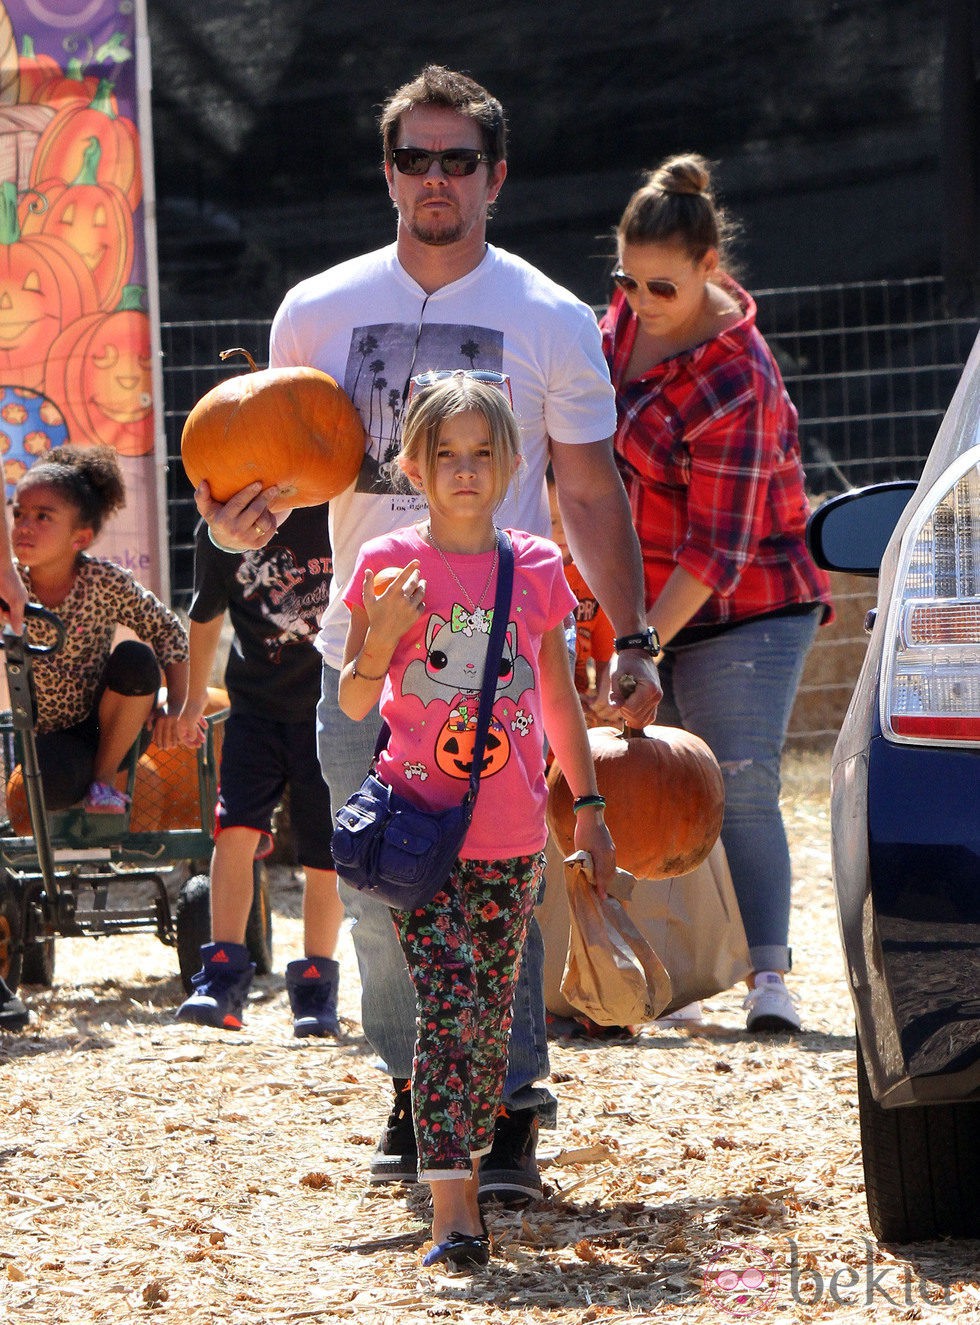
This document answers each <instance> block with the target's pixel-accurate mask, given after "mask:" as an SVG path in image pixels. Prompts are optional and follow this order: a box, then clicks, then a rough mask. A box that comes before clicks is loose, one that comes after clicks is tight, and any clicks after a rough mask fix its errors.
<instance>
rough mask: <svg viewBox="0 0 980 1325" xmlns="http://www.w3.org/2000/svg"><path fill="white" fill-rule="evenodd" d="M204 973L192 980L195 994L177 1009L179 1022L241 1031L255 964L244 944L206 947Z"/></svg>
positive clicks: (201, 972) (202, 960) (206, 945)
mask: <svg viewBox="0 0 980 1325" xmlns="http://www.w3.org/2000/svg"><path fill="white" fill-rule="evenodd" d="M201 963H202V965H201V969H200V970H199V971H198V973H197V975H192V976H191V984H192V985H193V986H194V992H193V994H191V996H190V998H188V999H185V1000H184V1002H183V1003H181V1005H180V1007H179V1008H178V1009H177V1020H178V1021H193V1022H196V1023H197V1024H198V1025H199V1026H217V1027H219V1028H220V1029H222V1030H226V1031H240V1030H241V1028H242V1009H243V1008H244V1007H245V999H246V998H247V997H248V990H249V986H250V985H251V983H252V976H253V975H254V974H255V963H254V962H253V961H252V960H251V959H250V957H249V953H248V948H246V947H245V945H244V944H243V943H205V944H202V946H201Z"/></svg>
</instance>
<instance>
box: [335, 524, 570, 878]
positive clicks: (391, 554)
mask: <svg viewBox="0 0 980 1325" xmlns="http://www.w3.org/2000/svg"><path fill="white" fill-rule="evenodd" d="M508 533H509V534H510V537H511V541H512V543H513V547H514V591H513V596H512V599H511V610H510V614H509V617H508V629H507V635H506V638H505V642H504V653H503V659H502V661H501V675H500V678H499V680H498V682H497V693H496V699H495V700H494V705H493V720H492V722H491V725H490V733H489V735H488V737H487V745H486V749H485V751H484V756H483V761H484V767H483V773H482V776H481V778H480V794H479V795H478V797H477V800H476V808H475V811H474V814H473V822H472V824H471V825H470V831H469V833H468V834H467V836H466V841H465V842H464V844H463V849H462V851H461V852H460V855H461V856H462V857H464V858H466V859H468V860H506V859H509V858H511V857H514V856H527V855H531V854H532V853H534V852H536V851H540V850H541V849H542V848H543V847H544V844H545V841H546V839H547V829H546V827H545V817H544V813H545V803H546V801H547V788H546V785H545V778H544V744H543V742H544V730H543V725H542V721H541V684H540V679H539V670H538V654H539V651H540V648H541V637H542V636H543V635H544V634H546V632H547V631H549V630H551V629H553V628H554V627H555V626H558V625H560V624H561V623H562V621H563V620H564V619H565V617H566V616H567V615H568V613H569V612H571V611H574V608H575V596H574V594H573V593H572V592H571V590H570V589H569V587H568V583H567V581H566V579H565V573H564V570H563V568H562V563H561V553H560V552H559V551H558V548H557V547H556V546H555V544H554V543H551V542H549V541H548V540H547V539H544V538H539V537H537V536H536V535H534V534H526V533H522V532H521V531H519V530H508ZM493 557H494V554H493V552H481V553H478V554H475V555H462V554H458V553H457V554H453V555H451V556H450V557H449V561H450V564H451V565H452V568H453V571H454V572H455V573H456V576H458V579H459V582H460V583H457V582H456V580H455V579H453V577H452V575H451V574H450V573H449V571H448V570H447V569H446V566H445V564H444V562H443V560H442V558H441V557H440V556H439V554H438V553H437V552H436V551H435V550H434V549H433V548H431V547H430V546H429V545H428V543H426V542H424V541H423V539H422V538H421V537H420V536H419V533H418V531H417V529H416V528H415V527H414V526H412V527H410V528H408V529H401V530H398V531H396V532H395V533H393V534H387V535H385V536H384V537H382V538H374V539H371V540H370V541H369V542H367V543H365V544H364V546H363V547H362V548H361V551H360V553H359V555H358V558H357V562H356V564H355V566H354V571H353V574H352V576H351V579H350V581H349V583H348V584H347V586H346V588H345V589H344V601H345V602H346V603H347V605H348V607H355V606H356V607H361V606H363V601H364V600H363V597H362V584H363V580H364V571H365V569H366V568H370V569H371V570H372V571H374V572H375V573H377V572H378V571H380V570H384V569H385V568H386V567H389V566H399V567H400V566H406V565H407V564H408V563H409V562H410V561H412V560H414V559H417V560H418V561H419V562H421V566H422V569H421V574H422V577H423V578H424V580H425V582H426V591H425V611H424V612H423V613H422V615H421V616H420V617H419V620H418V622H417V624H416V625H414V626H412V628H411V629H410V630H408V631H407V632H406V633H405V634H404V635H403V636H402V638H401V639H400V640H399V642H398V647H397V648H396V649H395V653H394V656H393V657H392V660H391V666H390V667H389V670H388V677H387V679H386V680H385V683H384V687H383V689H382V692H381V702H380V709H381V716H382V717H383V718H384V719H385V721H386V722H387V723H388V726H389V727H390V729H391V738H390V740H389V742H388V747H387V749H386V750H384V751H383V752H382V754H381V756H380V760H379V771H380V773H381V776H382V777H383V778H384V780H385V781H386V782H387V783H388V784H389V785H390V786H391V787H393V788H394V789H395V790H396V791H397V792H398V793H399V794H400V795H403V796H405V797H407V798H408V799H409V800H412V801H414V802H415V803H416V804H418V805H424V806H426V807H428V808H430V809H445V808H446V807H448V806H450V805H454V804H458V802H459V801H460V800H461V799H462V798H463V796H464V795H465V793H466V788H467V784H468V781H469V776H470V755H471V754H472V748H473V736H474V733H475V730H476V711H477V707H478V704H479V697H480V685H481V682H482V679H483V661H484V658H485V657H486V651H487V642H488V639H489V630H490V622H489V620H488V618H489V617H490V616H491V615H492V611H491V609H492V608H493V597H494V591H495V589H496V582H497V581H496V574H493V575H491V574H490V571H491V567H492V565H493ZM460 584H462V586H463V590H465V592H463V590H461V589H460ZM366 771H367V770H365V772H366Z"/></svg>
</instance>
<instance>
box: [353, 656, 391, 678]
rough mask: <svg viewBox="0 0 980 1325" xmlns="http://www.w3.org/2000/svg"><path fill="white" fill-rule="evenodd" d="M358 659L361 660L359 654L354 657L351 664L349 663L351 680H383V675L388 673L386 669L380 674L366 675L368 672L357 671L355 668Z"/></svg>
mask: <svg viewBox="0 0 980 1325" xmlns="http://www.w3.org/2000/svg"><path fill="white" fill-rule="evenodd" d="M360 661H361V658H360V655H358V656H357V657H356V658H355V659H354V661H353V662H352V663H351V665H350V674H351V680H360V681H383V680H384V679H385V677H386V676H387V675H388V673H387V671H384V672H382V673H381V675H380V676H368V674H367V673H366V672H359V671H358V670H357V664H358V663H359V662H360Z"/></svg>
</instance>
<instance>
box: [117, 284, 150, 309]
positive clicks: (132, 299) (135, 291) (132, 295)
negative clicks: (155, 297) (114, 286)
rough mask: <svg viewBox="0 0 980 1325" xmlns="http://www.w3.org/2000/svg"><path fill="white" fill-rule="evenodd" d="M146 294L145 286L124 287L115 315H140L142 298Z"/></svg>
mask: <svg viewBox="0 0 980 1325" xmlns="http://www.w3.org/2000/svg"><path fill="white" fill-rule="evenodd" d="M145 294H146V286H145V285H124V286H123V288H122V295H121V297H120V299H119V305H118V307H117V308H116V312H117V313H133V312H136V313H142V312H143V297H144V295H145Z"/></svg>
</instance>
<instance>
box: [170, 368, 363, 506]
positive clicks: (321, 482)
mask: <svg viewBox="0 0 980 1325" xmlns="http://www.w3.org/2000/svg"><path fill="white" fill-rule="evenodd" d="M232 353H235V351H233V350H226V351H225V352H224V354H222V358H224V357H225V355H227V354H232ZM248 357H249V358H251V356H248ZM180 454H181V459H182V460H183V462H184V469H185V470H186V471H187V477H188V478H189V479H190V481H191V483H193V485H194V487H195V488H196V487H197V485H198V484H199V483H200V482H201V480H202V479H207V481H208V484H209V486H210V488H211V495H212V497H214V498H215V500H216V501H219V502H224V501H227V500H228V498H229V497H231V496H233V495H234V494H235V493H236V492H240V491H241V490H242V488H245V487H247V486H248V485H249V484H250V483H253V482H254V481H255V480H256V479H258V480H259V481H260V482H261V483H262V486H263V488H271V487H278V489H279V495H278V497H276V498H274V499H273V501H272V503H271V508H272V510H274V511H283V510H288V509H290V508H292V507H294V506H319V505H321V504H322V503H323V502H326V501H329V500H330V499H331V498H332V497H336V495H337V493H338V492H343V490H344V489H345V488H346V487H349V486H350V484H351V483H353V481H354V479H355V478H356V477H357V473H358V470H359V469H360V467H361V461H362V460H363V458H364V425H363V423H362V422H361V416H360V414H358V412H357V410H356V409H355V407H354V405H353V403H352V402H351V399H350V397H349V396H348V395H347V393H346V392H345V391H344V390H343V388H342V387H340V386H338V385H337V383H336V382H335V381H334V379H333V378H332V377H328V376H327V374H326V373H321V372H319V371H318V370H317V369H316V368H265V369H263V370H261V371H258V372H250V373H243V374H241V375H240V376H238V377H229V378H226V380H225V381H223V382H219V383H218V385H217V386H216V387H214V388H212V390H210V391H209V392H208V393H207V395H206V396H203V397H202V398H201V399H200V400H199V401H198V402H197V404H196V405H195V406H194V408H193V409H192V410H191V412H190V414H188V416H187V421H186V423H185V424H184V431H183V435H182V436H181V439H180Z"/></svg>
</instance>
